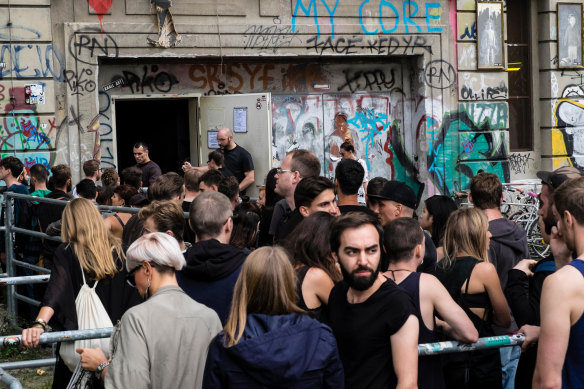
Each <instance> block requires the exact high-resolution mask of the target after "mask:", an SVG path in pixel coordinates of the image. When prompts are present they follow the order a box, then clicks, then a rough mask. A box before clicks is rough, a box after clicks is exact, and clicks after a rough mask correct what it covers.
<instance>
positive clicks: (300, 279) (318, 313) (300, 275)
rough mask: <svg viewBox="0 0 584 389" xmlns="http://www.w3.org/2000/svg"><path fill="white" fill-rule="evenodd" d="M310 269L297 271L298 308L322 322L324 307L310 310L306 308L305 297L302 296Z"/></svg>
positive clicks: (303, 268)
mask: <svg viewBox="0 0 584 389" xmlns="http://www.w3.org/2000/svg"><path fill="white" fill-rule="evenodd" d="M309 269H310V267H308V266H302V267H300V268H298V269H296V270H295V271H296V279H297V282H296V297H297V299H298V301H297V302H298V308H300V309H303V310H305V311H306V313H308V315H309V316H310V317H312V318H314V319H317V320H321V318H322V317H323V305H321V306H320V307H318V308H312V309H311V308H308V307H307V306H306V302H305V301H304V296H303V295H302V284H303V283H304V277H306V273H308V270H309Z"/></svg>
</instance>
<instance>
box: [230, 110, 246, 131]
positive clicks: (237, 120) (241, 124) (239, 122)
mask: <svg viewBox="0 0 584 389" xmlns="http://www.w3.org/2000/svg"><path fill="white" fill-rule="evenodd" d="M233 132H247V107H240V108H233Z"/></svg>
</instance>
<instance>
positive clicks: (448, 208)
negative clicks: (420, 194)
mask: <svg viewBox="0 0 584 389" xmlns="http://www.w3.org/2000/svg"><path fill="white" fill-rule="evenodd" d="M457 209H458V207H457V206H456V203H455V202H454V200H452V199H451V198H450V197H448V196H443V195H435V196H432V197H429V198H428V199H427V200H426V202H425V204H424V213H422V216H421V217H420V226H421V227H422V229H424V230H426V231H428V232H429V233H430V234H432V242H434V245H435V246H436V252H437V255H438V260H440V259H442V258H443V257H444V250H443V248H442V246H443V245H444V244H443V242H442V241H443V237H444V228H445V227H446V221H447V220H448V217H449V216H450V214H451V213H452V212H454V211H456V210H457Z"/></svg>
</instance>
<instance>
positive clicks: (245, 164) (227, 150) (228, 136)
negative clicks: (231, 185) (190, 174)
mask: <svg viewBox="0 0 584 389" xmlns="http://www.w3.org/2000/svg"><path fill="white" fill-rule="evenodd" d="M217 142H218V143H219V147H221V151H223V155H224V156H225V165H224V166H225V167H226V168H227V169H229V170H231V172H233V174H234V175H235V177H236V178H237V181H239V191H240V194H242V195H243V194H245V190H246V189H247V187H249V186H250V185H251V184H253V183H254V181H255V173H254V168H253V160H252V158H251V154H250V153H249V152H248V151H247V150H246V149H244V148H243V147H241V146H239V145H237V144H236V143H235V141H234V140H233V132H232V131H231V129H229V128H227V127H225V128H222V129H220V130H219V132H218V133H217Z"/></svg>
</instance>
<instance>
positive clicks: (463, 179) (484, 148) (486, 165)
mask: <svg viewBox="0 0 584 389" xmlns="http://www.w3.org/2000/svg"><path fill="white" fill-rule="evenodd" d="M508 111H509V108H508V106H507V104H506V103H464V104H460V106H459V109H458V110H457V111H455V112H451V113H447V114H446V115H445V116H444V118H443V119H442V125H441V127H440V128H439V129H435V127H432V129H431V130H430V131H427V132H426V140H427V142H428V145H429V147H428V155H427V161H428V173H429V177H430V180H431V181H432V183H433V185H434V186H436V187H438V188H441V189H442V190H443V193H444V194H447V195H449V194H451V193H452V192H453V190H456V191H464V190H467V189H468V186H469V184H470V180H471V179H472V177H473V176H474V175H475V174H477V173H478V172H479V171H485V172H489V173H494V174H496V175H498V176H499V178H500V179H501V181H504V182H509V180H510V172H509V161H508V152H507V147H506V143H505V131H504V129H505V128H506V127H507V118H508V114H509V112H508ZM431 124H432V123H431V122H430V121H429V122H428V125H429V126H430V125H431Z"/></svg>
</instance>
